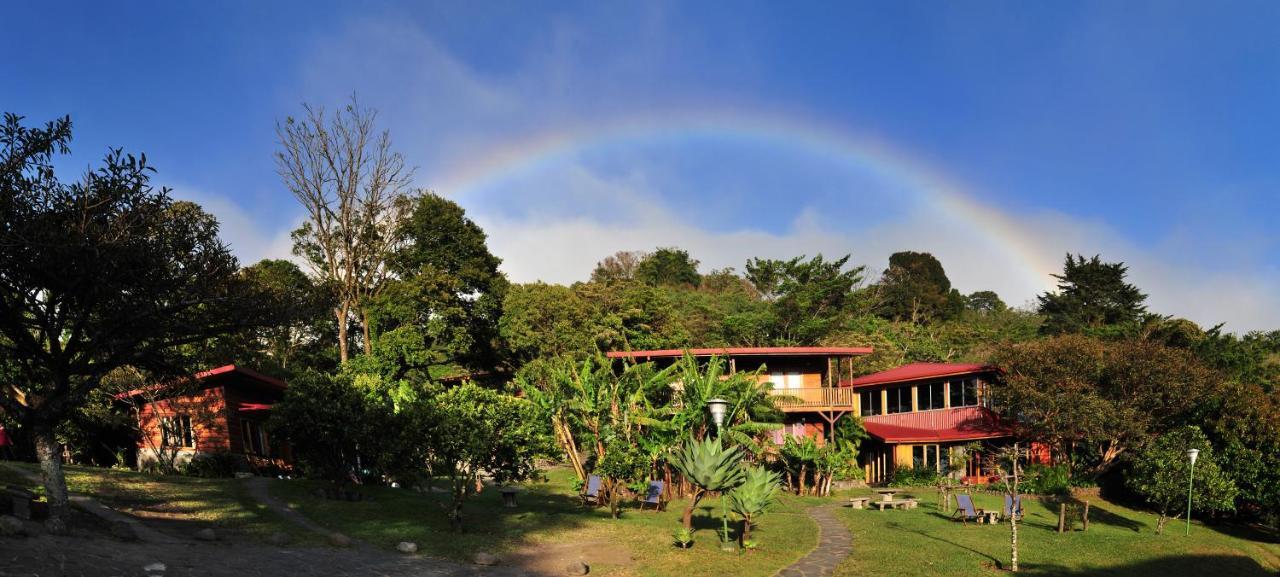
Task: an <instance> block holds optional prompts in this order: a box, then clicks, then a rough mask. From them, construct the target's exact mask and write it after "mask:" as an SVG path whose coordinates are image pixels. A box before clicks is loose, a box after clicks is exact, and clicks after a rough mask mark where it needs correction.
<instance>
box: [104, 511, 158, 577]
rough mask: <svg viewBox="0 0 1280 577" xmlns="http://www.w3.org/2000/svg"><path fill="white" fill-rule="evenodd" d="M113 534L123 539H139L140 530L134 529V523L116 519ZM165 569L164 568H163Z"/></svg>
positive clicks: (112, 529) (112, 526)
mask: <svg viewBox="0 0 1280 577" xmlns="http://www.w3.org/2000/svg"><path fill="white" fill-rule="evenodd" d="M111 536H112V537H115V538H116V539H119V540H121V541H137V540H138V532H137V531H135V530H134V529H133V525H130V524H128V523H124V522H121V521H116V522H114V523H112V524H111ZM161 571H163V569H161Z"/></svg>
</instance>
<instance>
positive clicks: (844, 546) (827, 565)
mask: <svg viewBox="0 0 1280 577" xmlns="http://www.w3.org/2000/svg"><path fill="white" fill-rule="evenodd" d="M833 509H834V507H831V506H828V507H813V508H811V509H809V516H810V517H813V520H814V521H817V523H818V547H817V548H815V549H814V550H813V551H812V552H811V553H809V554H808V555H805V556H804V557H801V558H800V560H799V561H796V562H795V563H793V564H791V566H790V567H786V568H784V569H782V570H781V571H778V576H779V577H829V576H830V575H831V574H833V573H835V570H836V566H837V565H839V564H840V562H841V561H844V559H845V557H848V556H849V553H852V552H853V536H852V535H850V534H849V528H848V527H845V525H844V523H843V522H841V521H840V519H839V518H837V517H836V514H835V511H833Z"/></svg>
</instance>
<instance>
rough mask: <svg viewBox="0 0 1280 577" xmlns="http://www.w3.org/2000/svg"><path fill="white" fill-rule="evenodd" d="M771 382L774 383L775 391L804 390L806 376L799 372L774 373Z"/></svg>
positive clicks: (770, 378) (770, 377)
mask: <svg viewBox="0 0 1280 577" xmlns="http://www.w3.org/2000/svg"><path fill="white" fill-rule="evenodd" d="M769 380H770V381H771V382H772V383H773V388H774V389H801V388H804V375H803V374H801V373H797V372H790V373H773V374H772V375H770V376H769Z"/></svg>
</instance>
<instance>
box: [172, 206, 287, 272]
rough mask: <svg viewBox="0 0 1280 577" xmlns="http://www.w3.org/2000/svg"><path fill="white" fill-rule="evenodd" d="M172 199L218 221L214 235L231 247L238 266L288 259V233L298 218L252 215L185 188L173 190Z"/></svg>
mask: <svg viewBox="0 0 1280 577" xmlns="http://www.w3.org/2000/svg"><path fill="white" fill-rule="evenodd" d="M172 194H173V197H174V198H176V199H180V200H189V201H191V202H194V203H196V204H199V205H200V206H201V207H203V208H204V210H205V212H208V213H209V214H212V215H213V216H214V217H216V218H217V219H218V226H219V228H218V236H219V237H221V238H222V240H223V242H225V243H227V244H228V245H229V246H230V247H231V252H232V254H234V255H236V258H237V259H239V260H240V264H241V266H247V265H251V264H253V263H255V262H258V261H260V260H262V259H265V258H275V259H289V260H292V259H293V256H292V250H293V240H292V239H290V238H289V233H290V232H291V231H293V230H294V229H296V228H297V227H298V226H299V225H301V224H302V218H301V217H300V216H299V217H295V218H292V219H290V218H288V217H285V218H277V217H278V215H261V214H260V215H254V214H252V213H251V212H250V211H249V210H246V209H245V208H244V207H243V206H241V205H240V204H238V203H237V202H236V201H234V200H232V199H230V198H228V197H226V196H222V195H219V194H210V193H206V192H202V191H198V190H195V189H192V188H187V187H177V188H175V189H174V190H173V193H172Z"/></svg>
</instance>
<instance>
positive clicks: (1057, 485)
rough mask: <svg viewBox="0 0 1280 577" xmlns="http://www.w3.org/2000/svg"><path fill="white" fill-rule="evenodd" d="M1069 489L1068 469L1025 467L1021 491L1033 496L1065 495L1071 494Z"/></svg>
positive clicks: (1038, 466)
mask: <svg viewBox="0 0 1280 577" xmlns="http://www.w3.org/2000/svg"><path fill="white" fill-rule="evenodd" d="M1071 487H1072V482H1071V469H1070V467H1068V466H1066V465H1058V466H1055V467H1050V466H1047V465H1038V464H1037V465H1031V466H1029V467H1027V471H1026V477H1025V478H1024V480H1023V481H1022V486H1021V490H1022V492H1023V493H1031V494H1035V495H1066V494H1069V493H1071Z"/></svg>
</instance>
